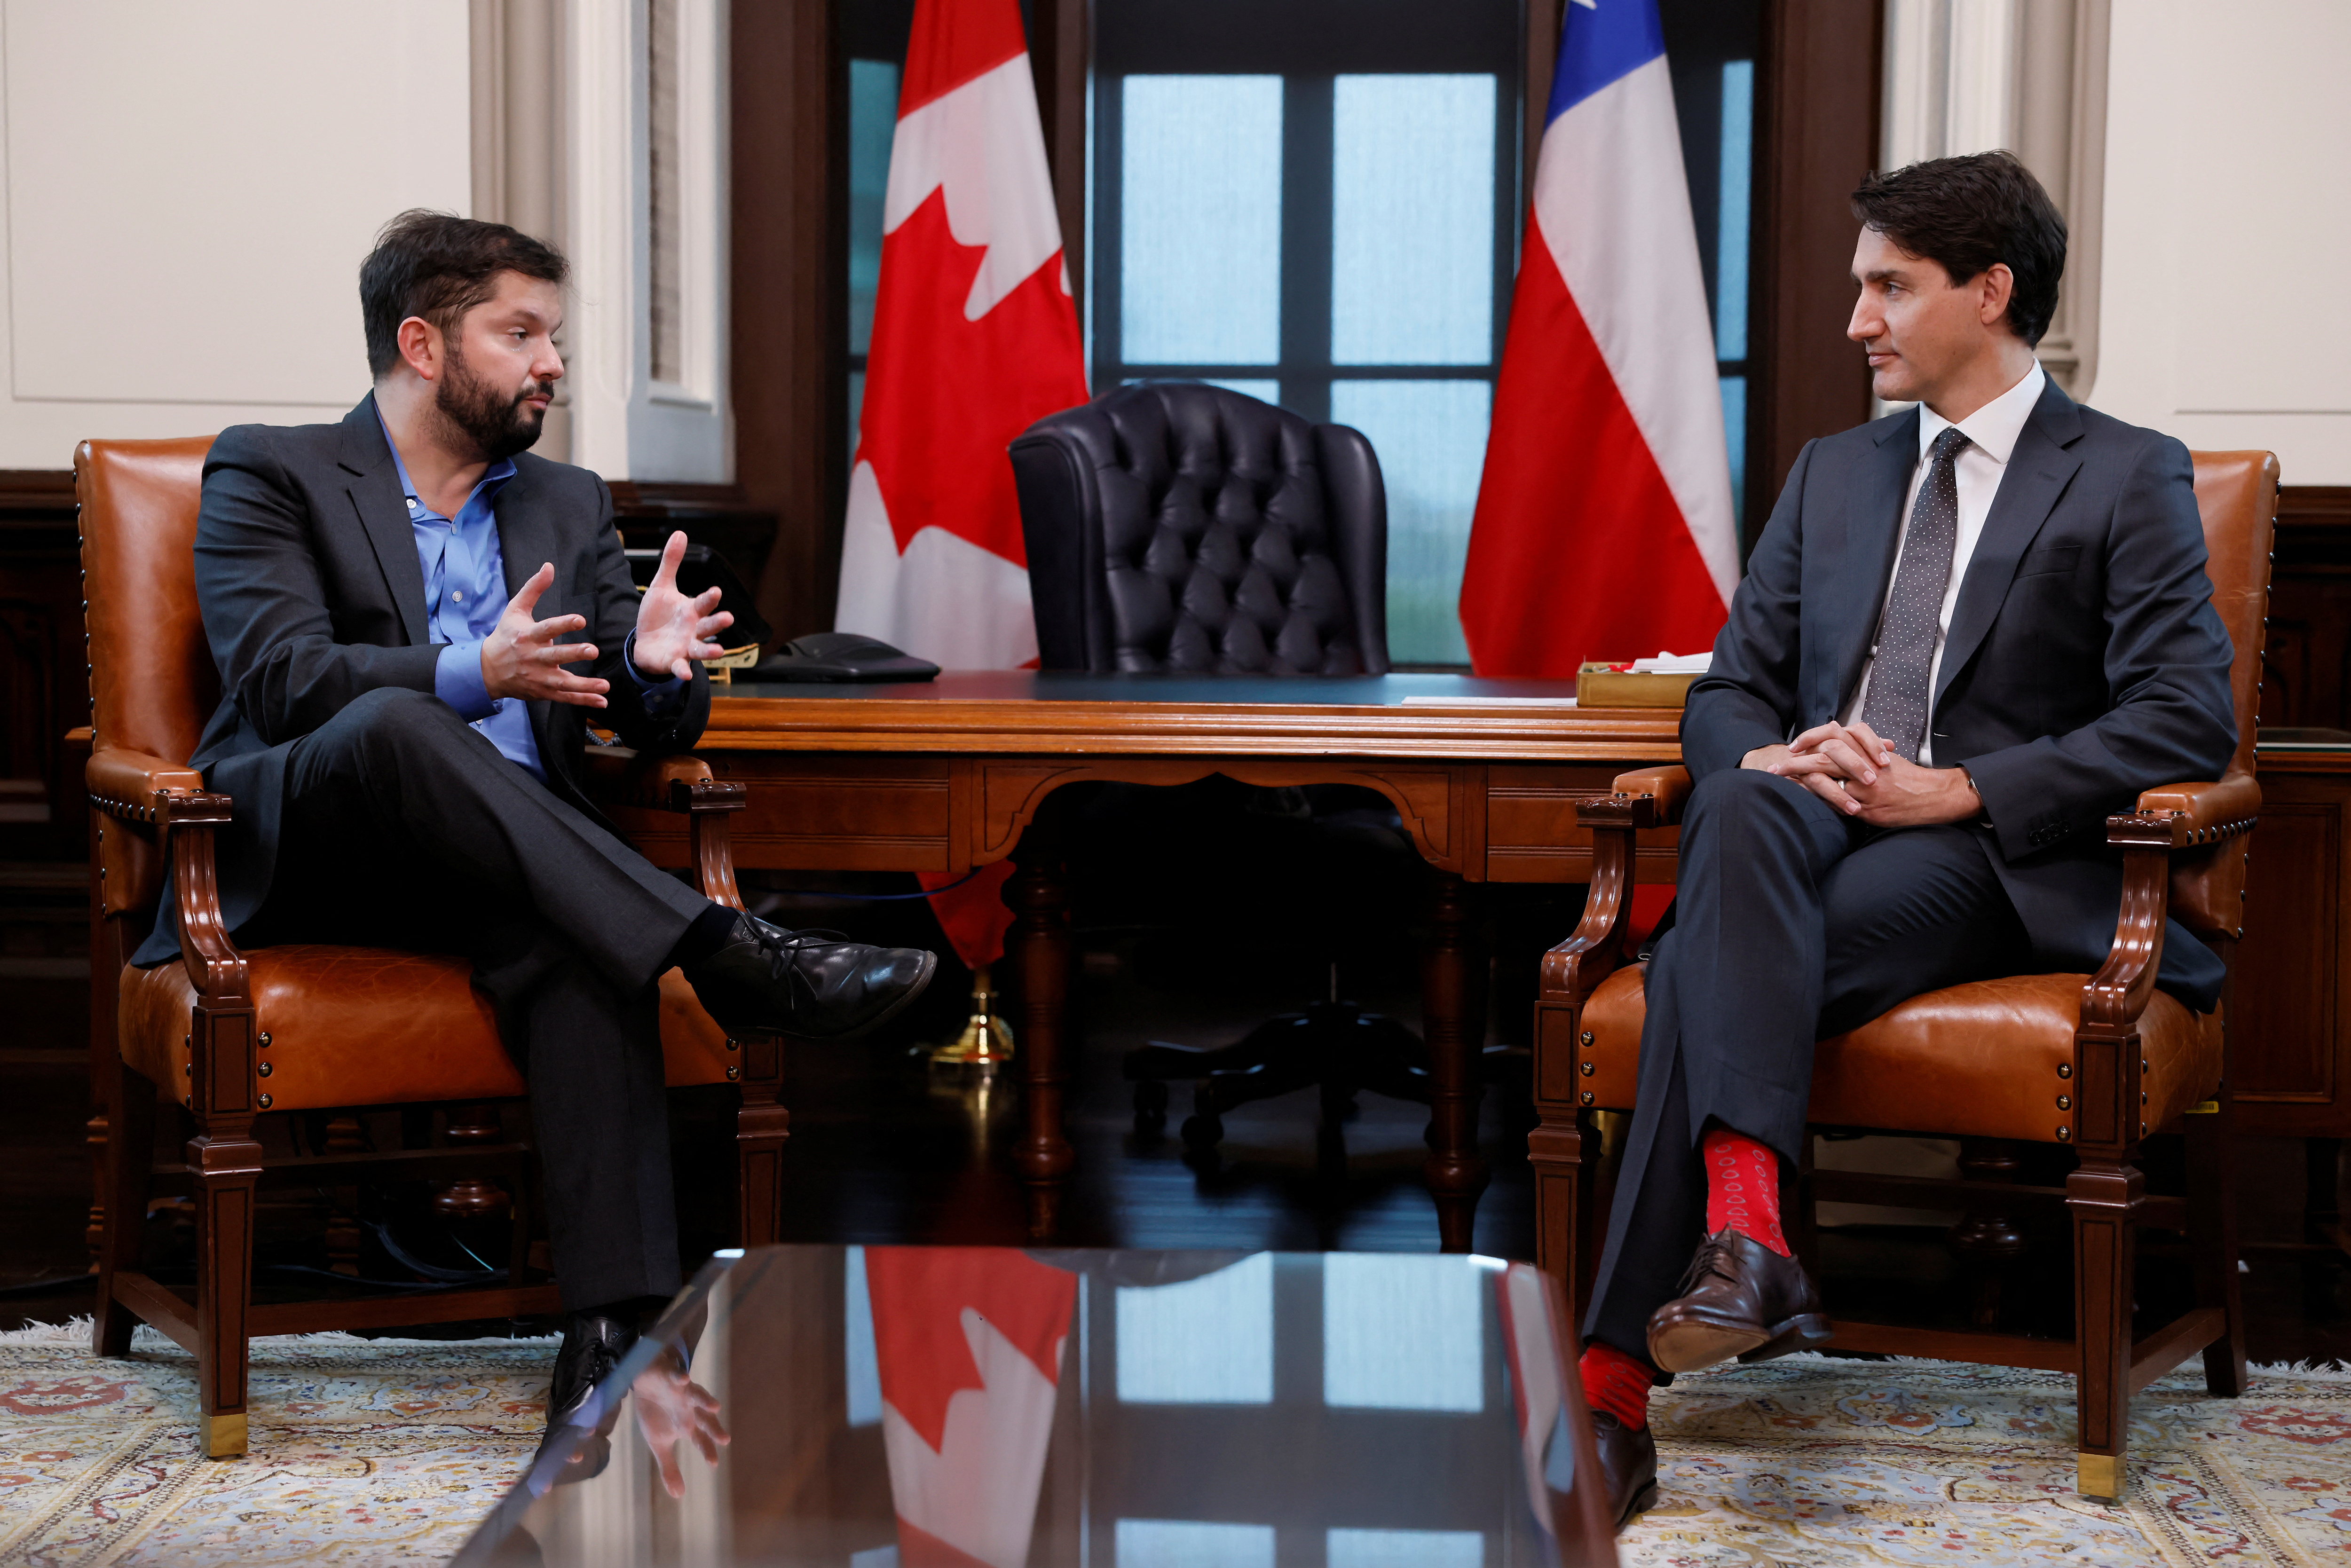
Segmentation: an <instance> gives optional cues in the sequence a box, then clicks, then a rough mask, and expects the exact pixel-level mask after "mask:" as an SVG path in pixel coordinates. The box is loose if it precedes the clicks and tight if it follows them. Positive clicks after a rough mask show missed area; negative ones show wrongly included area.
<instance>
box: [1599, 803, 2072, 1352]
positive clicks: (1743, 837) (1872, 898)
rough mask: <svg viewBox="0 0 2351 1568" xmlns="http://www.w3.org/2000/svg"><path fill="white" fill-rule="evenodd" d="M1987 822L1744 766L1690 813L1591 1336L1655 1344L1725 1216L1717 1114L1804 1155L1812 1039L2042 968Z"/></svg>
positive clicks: (1652, 965) (1652, 991)
mask: <svg viewBox="0 0 2351 1568" xmlns="http://www.w3.org/2000/svg"><path fill="white" fill-rule="evenodd" d="M1998 852H1999V851H1998V849H1997V848H1996V847H1995V846H1994V845H1993V843H1992V842H1991V838H1990V836H1989V835H1987V834H1986V833H1985V832H1984V831H1983V830H1982V829H1980V828H1974V827H1959V826H1950V827H1935V828H1901V829H1895V830H1892V831H1880V830H1877V829H1874V828H1868V827H1864V826H1862V825H1860V824H1858V823H1855V822H1854V821H1850V820H1848V819H1847V818H1845V817H1844V815H1843V814H1842V813H1841V812H1839V811H1837V810H1834V808H1832V807H1831V806H1830V805H1829V804H1828V803H1827V802H1826V801H1824V800H1821V799H1820V798H1819V797H1818V796H1816V795H1813V794H1812V793H1811V792H1810V791H1808V790H1806V789H1804V788H1803V787H1802V786H1801V785H1799V784H1796V783H1793V782H1792V781H1791V780H1789V779H1781V778H1777V777H1775V776H1773V775H1771V774H1769V773H1761V772H1752V771H1747V770H1733V771H1726V772H1720V773H1712V774H1708V776H1707V777H1706V778H1705V779H1700V780H1699V781H1698V788H1697V789H1696V790H1695V791H1694V792H1693V793H1692V794H1691V796H1690V801H1689V805H1688V808H1687V810H1686V811H1685V812H1684V813H1683V817H1682V837H1681V871H1680V881H1679V885H1678V886H1677V888H1676V890H1675V896H1674V914H1675V920H1674V925H1673V928H1672V929H1671V930H1669V931H1667V933H1666V934H1665V935H1664V936H1662V937H1660V938H1659V939H1658V942H1657V947H1656V953H1655V954H1654V955H1653V956H1651V958H1650V960H1649V972H1648V977H1647V995H1648V1017H1647V1021H1646V1024H1645V1025H1644V1026H1643V1029H1642V1031H1641V1078H1640V1084H1639V1087H1638V1088H1637V1090H1636V1091H1635V1109H1634V1112H1633V1130H1632V1135H1631V1138H1630V1139H1629V1141H1628V1142H1627V1144H1626V1145H1625V1166H1624V1171H1623V1174H1622V1176H1620V1178H1619V1180H1618V1183H1617V1187H1616V1201H1615V1205H1614V1208H1613V1209H1612V1210H1611V1212H1610V1214H1609V1217H1608V1240H1607V1245H1606V1247H1605V1249H1604V1250H1603V1251H1602V1253H1601V1256H1600V1272H1599V1277H1598V1279H1597V1280H1596V1281H1595V1282H1594V1284H1593V1296H1592V1309H1591V1311H1590V1312H1588V1313H1587V1314H1586V1316H1585V1319H1584V1333H1585V1335H1586V1337H1588V1338H1593V1339H1600V1340H1605V1341H1606V1342H1607V1343H1610V1344H1613V1345H1614V1346H1616V1347H1617V1348H1618V1349H1619V1350H1623V1351H1627V1352H1630V1353H1632V1354H1635V1355H1640V1356H1644V1357H1646V1355H1647V1354H1648V1353H1647V1344H1648V1321H1649V1314H1650V1313H1651V1312H1655V1311H1656V1309H1657V1308H1658V1307H1659V1306H1662V1305H1663V1304H1664V1303H1665V1302H1667V1301H1670V1300H1672V1299H1673V1297H1674V1296H1675V1294H1676V1293H1677V1291H1678V1289H1679V1284H1680V1281H1681V1277H1682V1272H1683V1270H1685V1269H1686V1268H1687V1266H1688V1263H1689V1260H1690V1254H1691V1252H1692V1251H1693V1250H1694V1249H1696V1248H1697V1246H1698V1240H1699V1233H1700V1231H1701V1230H1702V1228H1704V1225H1705V1218H1706V1180H1705V1176H1704V1174H1703V1173H1702V1172H1701V1171H1700V1169H1699V1163H1698V1152H1697V1145H1698V1137H1699V1135H1700V1134H1702V1133H1703V1132H1704V1131H1705V1130H1706V1127H1707V1125H1708V1123H1709V1122H1715V1123H1719V1124H1722V1125H1724V1126H1726V1127H1729V1128H1732V1129H1734V1130H1735V1131H1738V1132H1740V1133H1744V1134H1747V1135H1748V1136H1749V1137H1751V1138H1754V1139H1756V1140H1757V1141H1759V1142H1761V1143H1764V1144H1768V1145H1771V1147H1772V1148H1774V1149H1776V1150H1778V1151H1779V1152H1780V1155H1781V1156H1782V1158H1784V1159H1787V1160H1790V1161H1793V1160H1794V1159H1795V1158H1796V1156H1797V1154H1798V1151H1799V1149H1800V1148H1801V1147H1802V1141H1803V1135H1804V1106H1805V1103H1806V1101H1807V1100H1808V1099H1809V1098H1810V1097H1811V1093H1812V1083H1813V1041H1814V1040H1822V1039H1825V1038H1827V1037H1828V1036H1830V1035H1834V1034H1840V1033H1843V1032H1844V1030H1849V1029H1853V1028H1855V1027H1856V1026H1858V1025H1861V1024H1864V1023H1866V1022H1868V1021H1869V1020H1870V1019H1874V1018H1876V1017H1877V1016H1878V1015H1879V1014H1880V1013H1883V1012H1885V1011H1886V1010H1887V1009H1891V1008H1892V1007H1894V1006H1895V1005H1896V1003H1898V1002H1902V1001H1905V1000H1907V999H1908V998H1911V997H1915V996H1917V995H1918V994H1919V993H1920V992H1922V991H1931V990H1935V989H1938V988H1941V987H1944V986H1955V985H1959V984H1961V983H1963V982H1965V981H1968V980H1977V979H1983V978H1987V977H1991V976H1994V975H2002V974H2014V973H2017V972H2018V971H2019V970H2020V969H2022V967H2025V966H2026V965H2028V964H2029V962H2030V958H2031V947H2030V945H2029V943H2028V942H2027V940H2026V937H2025V934H2024V927H2023V925H2022V922H2020V921H2019V920H2018V919H2017V916H2016V911H2015V910H2014V908H2013V907H2011V904H2010V903H2009V900H2008V894H2006V893H2005V892H2003V891H2002V890H2001V883H2000V879H1999V877H1998V875H1997V874H1996V873H1995V872H1994V870H1993V865H1992V856H1994V855H1995V854H1997V853H1998Z"/></svg>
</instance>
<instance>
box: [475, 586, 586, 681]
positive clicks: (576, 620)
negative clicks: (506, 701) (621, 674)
mask: <svg viewBox="0 0 2351 1568" xmlns="http://www.w3.org/2000/svg"><path fill="white" fill-rule="evenodd" d="M554 581H555V563H554V562H553V561H549V562H548V563H546V564H545V565H543V566H541V567H540V568H539V569H538V570H537V571H535V572H533V573H531V575H530V580H529V581H528V582H526V583H524V584H523V585H522V589H521V591H519V592H517V594H516V595H515V596H514V597H513V598H512V599H509V600H507V607H506V610H505V611H504V612H502V613H501V614H500V615H499V616H498V624H497V629H496V631H494V632H491V633H490V634H489V635H488V636H487V637H485V638H483V639H482V685H484V686H486V687H487V688H488V690H489V694H490V695H492V696H494V697H524V698H539V699H543V700H545V701H548V702H559V703H570V704H572V705H574V706H579V707H602V706H604V692H605V690H606V686H605V683H604V682H602V681H600V680H596V679H594V678H593V677H591V676H588V675H575V674H571V673H570V672H569V670H566V669H565V668H563V666H564V665H566V664H578V663H580V661H581V660H583V659H592V658H594V657H595V656H596V645H595V644H594V643H558V642H557V641H556V639H557V638H559V637H565V636H569V634H570V633H572V632H577V631H580V629H581V628H583V627H585V626H586V625H587V624H588V622H587V620H586V619H585V618H584V617H582V616H578V615H559V616H557V617H556V618H555V619H554V620H552V621H534V620H532V619H531V615H530V612H531V611H532V610H533V609H535V608H537V606H538V596H539V595H540V594H542V593H545V592H546V591H547V590H548V587H549V584H551V583H553V582H554Z"/></svg>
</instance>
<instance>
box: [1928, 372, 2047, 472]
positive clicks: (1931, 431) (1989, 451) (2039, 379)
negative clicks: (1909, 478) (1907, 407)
mask: <svg viewBox="0 0 2351 1568" xmlns="http://www.w3.org/2000/svg"><path fill="white" fill-rule="evenodd" d="M2048 381H2049V376H2048V373H2047V372H2046V371H2043V370H2042V368H2041V361H2038V360H2035V361H2032V369H2031V370H2029V371H2025V372H2024V377H2023V379H2022V380H2021V381H2019V382H2017V383H2016V384H2015V385H2014V386H2012V387H2011V388H2009V389H2008V390H2007V391H2006V392H2002V393H2001V394H2000V395H1999V396H1998V397H1996V398H1994V399H1992V400H1991V402H1988V403H1986V404H1984V405H1983V407H1981V408H1980V409H1978V410H1976V411H1975V413H1971V414H1970V415H1968V416H1967V418H1965V419H1963V420H1961V421H1959V434H1961V435H1964V436H1966V437H1967V438H1968V440H1969V441H1970V442H1971V443H1973V444H1975V445H1976V446H1977V447H1979V448H1980V449H1981V450H1982V452H1983V455H1985V456H1987V457H1989V458H1991V460H1992V461H1993V462H1995V463H1997V464H1999V465H2001V467H2003V468H2005V467H2007V466H2008V458H2009V454H2011V453H2012V452H2014V451H2015V450H2016V442H2017V438H2018V437H2019V436H2021V435H2022V434H2024V425H2025V422H2026V421H2027V420H2030V419H2031V418H2032V411H2033V409H2034V408H2036V407H2037V406H2039V404H2040V402H2041V389H2042V388H2043V386H2045V385H2047V384H2048ZM1950 427H1951V422H1950V421H1949V420H1948V419H1945V418H1944V417H1943V416H1942V415H1941V414H1939V413H1936V412H1935V411H1934V410H1933V409H1931V408H1928V406H1927V405H1926V404H1925V403H1923V402H1922V403H1920V404H1919V405H1918V455H1919V457H1920V459H1921V460H1922V461H1923V460H1924V459H1925V457H1926V455H1927V453H1928V450H1929V449H1930V448H1931V447H1933V445H1934V444H1935V437H1937V436H1938V435H1940V434H1943V432H1945V431H1946V430H1949V428H1950Z"/></svg>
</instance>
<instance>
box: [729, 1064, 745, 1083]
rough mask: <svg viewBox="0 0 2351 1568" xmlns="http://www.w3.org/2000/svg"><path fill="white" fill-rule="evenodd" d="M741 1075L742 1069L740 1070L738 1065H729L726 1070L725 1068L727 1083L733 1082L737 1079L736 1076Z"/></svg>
mask: <svg viewBox="0 0 2351 1568" xmlns="http://www.w3.org/2000/svg"><path fill="white" fill-rule="evenodd" d="M742 1076H743V1070H742V1069H741V1068H739V1067H729V1068H727V1070H726V1081H727V1082H729V1083H732V1082H735V1080H737V1078H740V1077H742Z"/></svg>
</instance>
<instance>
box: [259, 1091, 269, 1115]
mask: <svg viewBox="0 0 2351 1568" xmlns="http://www.w3.org/2000/svg"><path fill="white" fill-rule="evenodd" d="M261 1108H262V1109H263V1110H265V1111H266V1110H268V1109H269V1096H268V1095H266V1094H264V1095H263V1096H262V1097H261Z"/></svg>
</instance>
